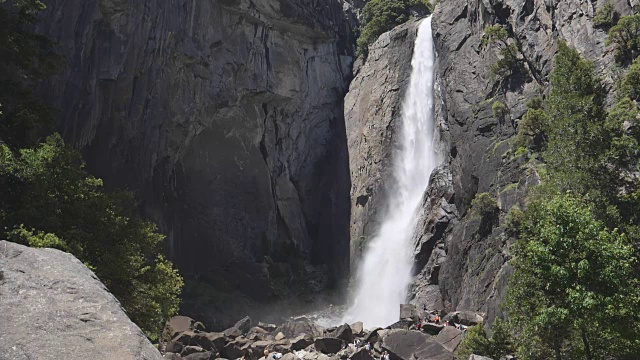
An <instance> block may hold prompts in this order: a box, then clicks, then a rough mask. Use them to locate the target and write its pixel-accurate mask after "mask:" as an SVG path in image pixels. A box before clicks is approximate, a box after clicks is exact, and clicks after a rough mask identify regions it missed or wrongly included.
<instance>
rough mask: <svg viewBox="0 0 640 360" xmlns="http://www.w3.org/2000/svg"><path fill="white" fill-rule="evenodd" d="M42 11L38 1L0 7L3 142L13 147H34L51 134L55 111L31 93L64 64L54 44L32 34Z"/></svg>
mask: <svg viewBox="0 0 640 360" xmlns="http://www.w3.org/2000/svg"><path fill="white" fill-rule="evenodd" d="M42 9H44V4H43V3H42V2H40V1H39V0H19V1H13V2H12V5H11V6H0V104H1V110H2V111H1V112H0V139H2V141H4V142H5V143H8V144H10V145H11V146H16V147H24V146H33V145H35V144H37V143H38V141H39V140H40V139H41V138H42V137H43V136H46V135H47V134H49V133H50V132H51V131H52V126H53V116H52V115H53V111H52V110H51V108H50V107H49V106H47V105H46V104H44V103H43V101H42V99H41V98H40V97H38V96H36V95H35V94H34V93H33V91H32V89H33V88H34V87H35V85H36V84H37V83H38V82H39V81H41V80H43V79H45V78H46V77H48V76H49V75H51V74H53V73H54V72H55V70H56V69H57V67H58V64H59V63H60V62H61V58H60V56H58V55H56V54H55V52H54V51H53V50H54V44H53V43H52V42H51V41H50V40H49V39H48V38H46V37H44V36H41V35H37V34H34V33H33V31H31V29H32V28H33V24H34V22H35V19H36V15H37V13H38V12H39V11H41V10H42Z"/></svg>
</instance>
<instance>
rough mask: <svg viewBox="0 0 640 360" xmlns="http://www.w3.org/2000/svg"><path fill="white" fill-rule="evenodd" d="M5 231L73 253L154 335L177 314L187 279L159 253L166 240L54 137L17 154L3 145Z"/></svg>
mask: <svg viewBox="0 0 640 360" xmlns="http://www.w3.org/2000/svg"><path fill="white" fill-rule="evenodd" d="M0 185H2V186H1V187H0V208H2V209H3V213H2V216H0V229H3V232H4V234H2V235H3V236H6V237H7V238H8V239H10V240H12V241H17V242H20V243H24V244H26V245H30V246H51V247H56V248H59V249H62V250H65V251H68V252H70V253H72V254H74V255H75V256H76V257H78V258H79V259H80V260H81V261H83V262H84V263H85V264H87V265H88V266H89V267H90V268H91V269H92V270H94V272H95V273H96V275H97V276H98V277H99V278H100V280H101V281H102V282H103V283H104V284H105V285H106V286H107V288H108V289H109V291H110V292H111V293H113V294H114V295H115V296H116V297H117V298H118V299H119V300H120V302H121V303H122V306H123V307H124V309H125V310H126V311H127V313H128V314H129V316H130V317H131V319H132V320H133V321H134V322H136V323H137V324H138V325H139V326H140V327H141V328H142V329H143V330H144V331H145V332H146V333H147V334H148V335H149V336H150V337H151V338H154V337H155V336H157V335H158V334H159V333H160V332H161V330H162V327H163V325H164V321H165V320H166V319H167V318H168V317H170V316H172V315H174V314H175V313H176V312H177V310H178V305H179V295H180V291H181V288H182V278H181V277H180V276H179V275H178V273H177V271H176V270H175V269H174V268H173V267H172V264H171V263H170V262H169V261H168V260H166V259H165V258H164V257H162V256H161V255H159V253H160V250H161V249H160V246H161V243H162V241H163V239H164V237H163V235H161V234H159V233H158V232H157V231H156V228H155V225H153V224H152V223H149V222H146V221H143V220H141V219H140V218H139V217H138V216H136V214H135V213H134V209H135V203H134V199H133V196H132V194H131V193H129V192H115V193H107V192H105V191H104V190H103V189H102V181H101V180H100V179H97V178H94V177H92V176H90V175H88V174H87V173H86V171H85V170H84V163H83V161H82V159H81V157H80V154H79V153H78V152H77V151H75V150H72V149H70V148H68V147H66V146H65V145H64V143H63V141H62V139H61V138H60V136H59V135H52V136H50V137H48V138H47V140H46V142H44V143H43V144H41V145H39V146H38V147H36V148H34V149H23V150H21V151H20V152H19V154H17V155H14V154H13V152H12V151H11V150H10V149H9V148H8V147H7V146H6V145H0Z"/></svg>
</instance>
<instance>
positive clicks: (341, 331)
mask: <svg viewBox="0 0 640 360" xmlns="http://www.w3.org/2000/svg"><path fill="white" fill-rule="evenodd" d="M330 336H331V337H335V338H338V339H342V340H344V341H346V342H347V343H350V342H352V341H353V332H352V330H351V327H350V326H349V325H348V324H342V325H340V326H338V328H337V329H336V330H335V331H333V332H332V333H331V335H330Z"/></svg>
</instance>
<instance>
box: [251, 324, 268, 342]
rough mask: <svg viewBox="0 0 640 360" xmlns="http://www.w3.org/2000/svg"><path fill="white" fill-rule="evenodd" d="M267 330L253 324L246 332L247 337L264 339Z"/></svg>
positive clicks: (255, 339) (254, 339)
mask: <svg viewBox="0 0 640 360" xmlns="http://www.w3.org/2000/svg"><path fill="white" fill-rule="evenodd" d="M267 335H269V332H268V331H266V330H265V329H263V328H261V327H257V326H254V327H252V328H251V329H249V331H248V332H247V336H246V337H247V339H249V340H253V341H257V340H264V339H265V338H266V336H267Z"/></svg>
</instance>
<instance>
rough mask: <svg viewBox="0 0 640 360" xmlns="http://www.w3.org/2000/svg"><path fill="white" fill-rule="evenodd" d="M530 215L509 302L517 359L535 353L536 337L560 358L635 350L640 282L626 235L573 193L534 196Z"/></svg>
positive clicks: (622, 355) (639, 335)
mask: <svg viewBox="0 0 640 360" xmlns="http://www.w3.org/2000/svg"><path fill="white" fill-rule="evenodd" d="M524 220H525V221H524V222H523V223H522V224H521V226H520V240H519V241H518V242H516V244H515V245H514V246H513V254H514V258H513V260H512V265H513V267H514V274H513V276H512V277H511V279H510V283H509V287H508V294H507V303H506V304H507V310H508V312H509V314H510V317H511V321H512V322H513V324H514V325H515V326H514V327H515V329H517V330H518V334H519V337H518V344H519V345H520V349H519V355H520V357H519V358H523V359H530V358H534V357H532V356H531V354H530V352H529V351H528V348H529V347H530V346H531V344H532V343H533V344H535V343H538V346H532V347H534V348H536V349H543V350H542V351H543V352H544V353H543V354H542V356H543V358H555V359H556V360H560V359H562V358H563V357H567V358H580V357H582V358H586V359H603V358H608V357H610V358H627V356H629V354H633V353H634V352H635V353H636V354H637V353H638V352H637V351H640V348H638V341H637V339H640V332H639V327H638V322H637V320H638V319H637V316H638V315H637V314H638V311H639V310H640V307H639V306H640V297H639V294H638V292H637V288H638V285H639V284H638V280H637V279H636V277H635V276H634V267H635V266H637V261H636V258H635V256H634V251H633V247H632V246H631V244H630V243H629V241H628V239H627V237H626V236H625V235H624V234H621V233H619V232H618V231H617V230H615V229H614V230H609V229H607V228H606V227H605V226H604V224H603V223H601V222H599V221H597V220H595V218H594V214H593V212H592V209H591V207H590V206H588V205H586V204H585V203H584V202H583V201H582V200H580V199H578V198H575V197H572V196H570V195H555V196H553V197H551V198H539V199H535V200H533V201H531V202H530V203H529V204H528V207H527V211H526V212H525V219H524ZM614 319H615V320H614ZM539 344H542V345H543V346H539ZM544 349H546V350H544ZM567 354H572V355H571V356H568V355H567Z"/></svg>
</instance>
